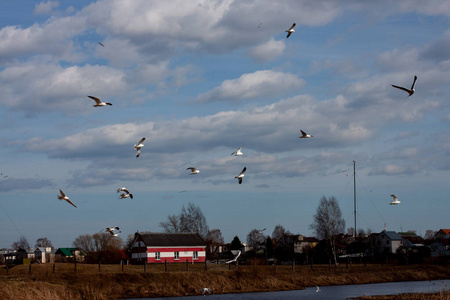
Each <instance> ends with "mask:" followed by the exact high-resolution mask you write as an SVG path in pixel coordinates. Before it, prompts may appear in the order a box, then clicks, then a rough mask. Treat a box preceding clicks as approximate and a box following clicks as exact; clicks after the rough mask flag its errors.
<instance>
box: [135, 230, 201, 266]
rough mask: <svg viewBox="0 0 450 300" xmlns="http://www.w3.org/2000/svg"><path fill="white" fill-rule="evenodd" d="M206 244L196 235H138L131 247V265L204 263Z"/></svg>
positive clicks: (137, 233)
mask: <svg viewBox="0 0 450 300" xmlns="http://www.w3.org/2000/svg"><path fill="white" fill-rule="evenodd" d="M205 259H206V243H205V242H204V241H203V239H202V238H201V236H200V235H199V234H198V233H139V232H136V233H135V235H134V241H133V243H132V245H131V262H132V263H164V262H168V263H173V262H186V261H188V262H204V261H205Z"/></svg>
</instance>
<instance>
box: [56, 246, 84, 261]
mask: <svg viewBox="0 0 450 300" xmlns="http://www.w3.org/2000/svg"><path fill="white" fill-rule="evenodd" d="M74 259H76V261H77V262H81V261H83V260H84V255H83V253H82V252H81V251H80V250H78V249H77V248H59V249H58V250H56V252H55V261H58V262H67V261H73V260H74Z"/></svg>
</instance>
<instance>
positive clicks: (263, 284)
mask: <svg viewBox="0 0 450 300" xmlns="http://www.w3.org/2000/svg"><path fill="white" fill-rule="evenodd" d="M188 267H189V269H188V270H187V269H186V264H168V265H167V271H166V270H165V267H164V264H160V265H147V267H146V270H144V266H142V265H140V266H135V265H130V266H124V268H123V270H122V266H120V265H101V266H100V270H99V266H98V265H87V264H77V265H76V268H75V265H74V264H64V263H60V264H56V265H55V271H54V272H53V265H52V264H42V265H32V266H31V273H30V269H29V266H25V265H19V266H16V267H14V268H12V269H9V270H8V272H7V270H6V269H4V268H1V269H0V295H2V299H33V300H36V299H47V300H57V299H88V300H90V299H92V300H94V299H117V298H131V297H157V296H186V295H199V289H200V288H202V287H209V288H211V289H212V290H213V291H214V293H239V292H258V291H276V290H293V289H301V288H303V287H308V286H316V285H319V286H327V285H340V284H363V283H375V282H391V281H409V280H433V279H447V278H450V268H448V266H439V265H411V266H394V265H369V264H368V265H367V266H366V267H365V266H364V265H357V264H354V265H349V266H348V268H347V267H346V266H345V265H343V266H339V267H338V268H335V267H334V266H333V267H331V268H330V267H329V266H328V265H326V266H314V268H313V269H311V268H310V266H296V267H295V269H294V270H293V269H292V267H291V266H276V268H274V267H272V266H259V265H256V266H239V268H238V269H235V267H234V266H232V268H231V270H229V269H228V265H215V264H210V265H208V270H205V266H204V264H194V265H192V264H190V265H188ZM367 299H384V298H367ZM386 299H387V298H386ZM389 299H397V298H389ZM398 299H400V298H398ZM401 299H415V298H401ZM417 299H425V298H417ZM426 299H430V298H426ZM436 299H448V295H447V298H436Z"/></svg>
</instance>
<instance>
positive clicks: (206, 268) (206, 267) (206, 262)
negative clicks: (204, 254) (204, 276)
mask: <svg viewBox="0 0 450 300" xmlns="http://www.w3.org/2000/svg"><path fill="white" fill-rule="evenodd" d="M207 270H208V261H207V260H206V258H205V271H207Z"/></svg>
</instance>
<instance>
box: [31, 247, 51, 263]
mask: <svg viewBox="0 0 450 300" xmlns="http://www.w3.org/2000/svg"><path fill="white" fill-rule="evenodd" d="M52 257H53V255H52V247H37V248H36V249H35V250H34V259H36V260H37V261H38V262H40V263H42V264H45V263H49V262H52V261H51V258H52Z"/></svg>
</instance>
